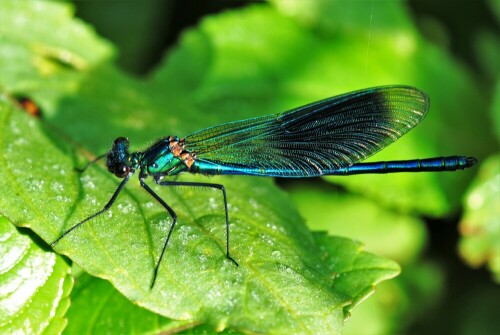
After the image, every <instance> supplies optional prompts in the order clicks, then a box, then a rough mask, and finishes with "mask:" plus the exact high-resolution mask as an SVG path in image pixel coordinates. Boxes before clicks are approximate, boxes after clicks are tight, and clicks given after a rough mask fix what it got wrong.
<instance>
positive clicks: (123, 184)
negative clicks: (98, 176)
mask: <svg viewBox="0 0 500 335" xmlns="http://www.w3.org/2000/svg"><path fill="white" fill-rule="evenodd" d="M130 176H131V174H129V175H127V176H126V177H125V179H123V180H122V182H121V183H120V185H118V188H117V189H116V191H115V193H113V195H112V196H111V199H109V201H108V203H107V204H106V205H105V206H104V208H103V209H101V210H100V211H99V212H97V213H95V214H92V215H91V216H89V217H88V218H86V219H85V220H83V221H80V222H78V223H77V224H76V225H74V226H73V227H71V228H70V229H68V230H66V231H65V232H64V233H62V235H61V236H59V237H58V238H57V239H56V240H55V241H54V242H52V243H51V244H50V246H51V247H53V246H54V245H56V244H57V243H58V242H59V241H60V240H61V239H62V238H63V237H65V236H66V235H68V234H69V233H71V232H72V231H73V230H75V229H76V228H78V227H79V226H81V225H82V224H84V223H85V222H87V221H89V220H91V219H93V218H95V217H96V216H99V215H101V214H102V213H104V212H106V211H107V210H108V209H109V208H110V207H111V206H113V204H114V202H115V200H116V198H117V197H118V194H120V191H121V190H122V189H123V187H124V186H125V184H126V183H127V181H128V180H129V179H130Z"/></svg>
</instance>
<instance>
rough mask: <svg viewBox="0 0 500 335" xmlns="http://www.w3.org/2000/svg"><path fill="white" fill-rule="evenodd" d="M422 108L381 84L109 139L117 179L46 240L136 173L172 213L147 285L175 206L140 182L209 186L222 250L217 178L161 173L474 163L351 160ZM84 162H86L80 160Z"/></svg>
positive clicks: (347, 170) (402, 91) (272, 173)
mask: <svg viewBox="0 0 500 335" xmlns="http://www.w3.org/2000/svg"><path fill="white" fill-rule="evenodd" d="M428 109H429V98H428V96H427V95H426V94H425V93H423V92H422V91H420V90H418V89H416V88H413V87H410V86H382V87H374V88H368V89H364V90H359V91H355V92H350V93H346V94H343V95H339V96H335V97H332V98H328V99H325V100H321V101H318V102H314V103H311V104H308V105H305V106H302V107H299V108H296V109H292V110H290V111H287V112H284V113H281V114H273V115H268V116H262V117H256V118H251V119H247V120H241V121H236V122H230V123H225V124H221V125H217V126H213V127H210V128H206V129H203V130H200V131H198V132H195V133H193V134H191V135H188V136H186V137H184V138H179V137H177V136H168V137H164V138H162V139H160V140H158V141H157V142H156V143H154V144H153V145H151V146H150V147H149V148H147V149H146V150H144V151H136V152H132V153H130V152H129V141H128V139H126V138H124V137H119V138H117V139H116V140H115V141H114V143H113V146H112V148H111V150H110V151H109V152H107V153H106V154H104V155H101V156H99V157H97V159H95V160H94V161H92V162H90V163H89V164H88V165H90V164H92V163H94V162H96V161H97V160H98V159H101V158H104V157H107V161H106V166H107V168H108V170H109V172H111V173H114V174H115V175H116V176H117V177H118V178H122V179H123V180H122V182H121V183H120V184H119V186H118V188H117V189H116V191H115V192H114V193H113V195H112V196H111V199H110V200H109V201H108V203H107V204H106V205H105V206H104V208H103V209H102V210H100V211H98V212H97V213H94V214H93V215H91V216H89V217H87V218H86V219H84V220H83V221H81V222H79V223H77V224H75V225H74V226H72V227H71V228H70V229H68V230H66V231H65V232H63V233H62V235H61V236H59V238H57V239H56V240H55V241H54V242H53V243H52V244H51V245H52V246H54V245H55V244H56V243H58V242H59V241H60V240H61V239H62V238H63V237H65V236H67V235H68V234H69V233H70V232H72V231H73V230H74V229H76V228H77V227H79V226H81V225H82V224H83V223H85V222H87V221H89V220H91V219H93V218H95V217H96V216H98V215H100V214H102V213H104V212H106V211H107V210H108V209H109V208H110V207H111V206H112V205H113V203H114V202H115V200H116V198H117V196H118V194H119V193H120V191H121V190H122V189H123V187H124V186H125V184H126V183H127V182H128V181H129V179H130V177H131V176H132V175H133V174H134V173H135V172H136V171H138V172H139V182H140V184H141V186H142V187H143V188H144V189H145V190H146V191H147V192H148V193H149V194H150V195H151V196H152V197H153V198H155V199H156V200H157V201H158V202H159V203H160V204H161V206H163V207H164V209H165V210H166V211H167V212H168V213H169V215H170V216H171V218H172V224H171V226H170V229H169V232H168V235H167V237H166V239H165V242H164V243H163V248H162V250H161V253H160V256H159V258H158V261H157V262H156V265H155V268H154V273H153V278H152V282H151V288H152V287H153V285H154V283H155V280H156V277H157V274H158V269H159V266H160V264H161V261H162V259H163V256H164V254H165V250H166V247H167V245H168V242H169V240H170V236H171V235H172V232H173V230H174V227H175V223H176V221H177V215H176V214H175V211H174V210H173V209H172V208H171V207H170V206H169V205H168V204H167V203H166V202H165V201H164V200H163V199H162V198H161V197H160V196H159V195H158V194H156V193H155V192H154V191H153V190H152V189H151V188H150V186H148V184H146V182H145V180H146V178H147V177H148V176H151V177H153V179H154V182H155V183H156V184H158V185H163V186H194V187H209V188H213V189H217V190H220V192H221V193H222V196H223V199H224V210H225V219H226V256H227V258H228V259H230V260H231V261H233V262H234V263H235V264H236V265H238V264H237V263H236V261H235V260H234V259H233V258H232V257H231V255H230V253H229V214H228V209H227V197H226V191H225V189H224V186H223V185H221V184H213V183H202V182H179V181H171V180H164V178H165V177H170V176H175V175H178V174H180V173H184V172H189V173H195V174H203V175H225V174H227V175H230V174H232V175H252V176H268V177H284V178H306V177H318V176H324V175H352V174H363V173H393V172H424V171H425V172H427V171H455V170H458V169H461V170H463V169H465V168H468V167H471V166H473V165H474V164H476V163H477V160H476V159H475V158H473V157H465V156H448V157H436V158H427V159H414V160H406V161H389V162H370V163H359V162H361V161H363V160H364V159H366V158H367V157H369V156H371V155H373V154H374V153H376V152H377V151H379V150H381V149H383V148H384V147H386V146H388V145H389V144H391V143H392V142H394V141H396V140H397V139H398V138H400V137H401V136H403V135H404V134H406V133H407V132H408V131H409V130H410V129H412V128H413V127H415V126H416V125H417V124H418V123H419V122H420V121H421V120H422V119H423V118H424V116H425V114H426V113H427V110H428ZM88 165H87V166H88Z"/></svg>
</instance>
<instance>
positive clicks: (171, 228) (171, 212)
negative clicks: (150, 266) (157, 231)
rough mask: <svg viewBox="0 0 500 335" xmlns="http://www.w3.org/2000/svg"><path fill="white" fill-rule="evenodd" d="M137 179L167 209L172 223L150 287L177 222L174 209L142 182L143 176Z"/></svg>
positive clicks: (152, 283)
mask: <svg viewBox="0 0 500 335" xmlns="http://www.w3.org/2000/svg"><path fill="white" fill-rule="evenodd" d="M139 180H140V182H141V186H142V187H143V188H144V189H145V190H146V191H148V193H149V194H151V195H152V196H153V198H155V199H156V200H157V201H158V202H159V203H160V204H161V205H162V206H163V207H164V208H165V209H166V210H167V212H168V213H169V214H170V216H171V217H172V225H171V226H170V230H169V231H168V235H167V238H166V240H165V243H164V244H163V248H162V249H161V253H160V257H159V258H158V262H157V263H156V265H155V269H154V272H153V280H152V281H151V286H150V289H152V288H153V286H154V284H155V281H156V276H157V275H158V268H159V267H160V263H161V261H162V259H163V255H164V254H165V249H166V248H167V244H168V241H169V240H170V235H172V232H173V231H174V227H175V223H176V222H177V214H175V212H174V210H173V209H172V208H171V207H170V206H169V205H167V203H166V202H165V201H163V199H162V198H160V196H159V195H158V194H156V193H155V192H154V191H153V190H152V189H151V187H149V186H148V185H147V184H146V183H145V182H144V177H141V178H139Z"/></svg>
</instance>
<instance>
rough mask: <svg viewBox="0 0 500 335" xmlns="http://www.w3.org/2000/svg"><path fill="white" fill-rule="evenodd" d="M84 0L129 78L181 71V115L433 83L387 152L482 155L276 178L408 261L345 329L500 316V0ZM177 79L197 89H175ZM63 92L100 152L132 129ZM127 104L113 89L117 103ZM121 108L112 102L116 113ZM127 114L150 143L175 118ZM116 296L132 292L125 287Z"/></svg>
mask: <svg viewBox="0 0 500 335" xmlns="http://www.w3.org/2000/svg"><path fill="white" fill-rule="evenodd" d="M66 2H70V1H66ZM71 3H73V5H74V6H75V10H76V11H75V13H76V16H77V17H79V18H81V19H82V20H83V21H84V22H86V23H88V24H89V25H90V26H92V27H93V28H94V29H95V30H96V32H97V34H98V35H100V36H102V37H103V38H105V39H107V40H109V41H110V42H111V44H113V45H114V46H115V47H116V50H115V51H116V54H115V56H114V57H115V61H116V63H117V64H118V66H119V67H120V69H121V70H123V71H124V72H125V73H128V75H129V76H130V77H125V76H121V74H119V75H117V74H115V73H112V74H111V75H109V78H113V79H116V78H117V79H116V86H117V87H118V86H120V85H122V84H123V83H126V84H125V85H124V87H126V88H127V89H129V88H131V87H132V88H137V91H140V89H144V87H148V86H146V85H147V83H153V84H155V83H167V84H166V85H163V87H171V86H172V85H171V84H172V83H175V84H177V86H176V87H174V88H172V91H171V92H152V93H153V94H152V96H154V97H156V98H157V100H156V101H154V102H155V103H158V102H163V103H165V104H166V105H165V115H167V116H168V117H166V121H165V123H168V124H169V125H171V126H174V124H175V122H177V120H178V119H177V118H176V117H177V116H179V115H173V116H172V117H170V116H171V115H170V114H168V113H175V111H176V108H177V107H180V113H181V114H182V112H184V110H183V109H182V108H183V107H184V105H182V99H185V100H186V101H189V103H192V106H191V105H189V106H188V107H186V108H187V110H188V111H189V112H193V111H194V112H196V111H199V113H198V114H197V115H196V116H194V120H193V124H196V125H197V124H203V125H205V126H209V125H213V124H217V123H220V122H226V121H232V120H237V119H241V118H248V117H253V116H257V115H263V114H268V113H273V112H280V111H284V110H286V109H288V108H292V107H296V106H298V105H301V104H303V103H307V102H311V101H313V100H315V99H320V98H324V97H327V96H331V95H335V94H338V93H343V92H346V91H349V90H354V89H360V88H364V87H370V86H375V85H382V84H410V85H415V86H417V87H419V88H421V89H423V90H424V91H426V92H427V93H428V94H429V95H430V97H431V110H430V112H429V114H428V116H427V117H426V119H425V120H424V121H423V122H422V124H421V125H419V126H418V127H417V129H415V130H414V131H412V132H411V133H410V134H409V135H408V136H405V137H404V138H403V139H401V140H400V141H398V143H396V144H394V145H393V146H391V147H390V148H388V149H387V150H384V151H383V152H381V153H380V154H377V156H376V157H375V159H376V160H390V159H408V158H417V157H418V158H424V157H428V156H439V155H443V156H446V155H453V154H458V155H473V156H477V157H478V158H479V160H480V164H479V166H477V167H475V168H473V169H470V170H467V171H464V172H462V171H459V172H456V173H445V174H425V175H418V176H417V175H407V174H405V175H387V176H353V177H348V178H330V177H328V178H323V179H320V178H317V179H314V180H276V183H277V184H278V185H279V186H280V187H282V188H283V189H285V190H286V191H287V192H288V194H289V196H290V198H291V199H292V200H293V201H294V203H295V205H296V207H297V208H298V209H299V211H300V213H301V215H302V217H303V218H304V220H305V222H306V223H307V224H308V226H309V227H310V228H311V229H312V230H326V231H328V232H329V233H330V234H331V235H339V236H345V237H349V238H352V239H355V240H359V241H361V242H362V243H364V244H365V245H366V250H368V251H370V252H373V253H375V254H377V255H381V256H385V257H388V258H391V259H393V260H395V261H397V262H398V263H399V264H400V265H401V267H402V274H401V275H400V276H399V277H397V278H396V279H393V280H390V281H387V282H384V283H382V284H381V285H378V286H377V292H376V294H374V295H373V296H371V297H370V298H369V299H367V300H366V301H365V302H363V303H362V304H360V305H359V306H358V307H357V308H356V309H355V310H354V311H353V313H352V314H353V315H352V318H351V319H350V320H349V321H348V322H347V323H346V328H345V333H346V334H354V335H356V334H359V335H372V334H373V335H378V334H396V333H397V334H403V333H404V334H495V333H496V331H498V321H497V320H498V302H499V301H500V290H499V286H498V283H499V282H500V274H499V273H500V193H499V192H500V191H499V185H500V179H499V178H500V162H499V156H498V152H499V149H500V148H499V137H500V82H499V77H498V74H499V67H498V59H500V57H499V55H500V54H499V48H500V43H499V41H500V40H499V20H500V4H499V1H494V0H484V1H471V0H461V1H432V0H413V1H409V2H403V1H376V0H374V1H369V0H367V1H347V0H345V1H336V0H319V1H314V0H274V1H269V2H264V1H258V2H256V1H236V0H233V1H221V0H207V1H196V0H186V1H183V0H178V1H173V0H169V1H149V0H148V1H141V0H136V1H133V0H127V1H107V0H101V1H73V2H71ZM82 48H84V46H82ZM89 50H92V48H90V47H89ZM96 57H97V56H96ZM103 58H106V57H103ZM165 64H167V65H168V66H165ZM186 64H188V65H191V67H190V68H186ZM0 65H1V64H0ZM63 65H64V64H63ZM69 65H72V64H69ZM73 65H74V64H73ZM76 65H78V64H76ZM76 67H78V66H76ZM158 69H160V70H158ZM103 72H104V75H103V73H102V72H99V69H98V70H97V71H96V73H97V74H98V75H97V76H95V78H107V77H106V75H107V74H108V73H107V72H106V71H103ZM99 75H100V76H99ZM89 78H90V80H89V81H88V82H85V84H86V85H82V87H83V89H82V90H81V91H82V92H83V95H85V94H87V95H88V96H89V97H90V98H91V99H92V98H94V96H95V99H96V100H97V99H98V94H95V93H96V92H99V91H100V89H99V87H100V86H99V85H100V83H98V82H96V81H93V80H92V78H93V77H92V75H90V76H89ZM130 78H134V79H138V82H137V83H136V82H132V80H130ZM23 79H25V78H23ZM18 80H19V79H18V78H15V80H14V81H13V82H15V83H16V84H17V82H16V81H18ZM19 81H20V80H19ZM143 84H144V86H142V85H143ZM127 85H128V86H127ZM20 86H21V87H22V85H21V84H20ZM158 86H161V85H158ZM174 86H175V85H174ZM6 87H8V85H6ZM14 87H15V85H14ZM28 87H29V85H28ZM151 87H154V85H151ZM177 87H178V92H177V91H176V89H177ZM9 89H10V87H9ZM33 91H34V93H33V94H34V97H35V100H36V98H40V103H41V104H42V107H48V104H49V102H46V101H50V98H47V99H46V100H44V99H45V98H43V95H44V94H47V93H49V94H50V88H49V89H47V91H46V92H45V91H44V89H43V88H42V89H41V90H38V91H37V89H35V90H33ZM54 91H56V90H54ZM117 92H118V94H116V92H114V93H115V94H116V96H119V93H122V92H121V91H120V90H117ZM71 93H73V92H71ZM37 94H38V95H37ZM78 94H81V92H78ZM127 94H130V93H129V92H127ZM155 94H156V95H155ZM176 94H179V95H182V98H181V99H178V100H176ZM68 95H69V96H71V94H68ZM112 96H113V95H112ZM158 97H159V98H158ZM86 98H88V97H86ZM127 99H130V100H134V99H135V97H134V96H133V94H130V96H128V97H127V98H124V100H125V101H126V102H127V101H129V100H127ZM169 99H172V100H169ZM55 100H57V99H55ZM82 100H84V99H82ZM103 100H105V99H104V98H103ZM135 100H138V101H139V102H138V103H137V105H139V106H140V107H141V108H144V109H145V110H147V109H148V108H149V107H150V104H149V102H148V101H141V100H140V98H137V99H135ZM37 101H38V100H37ZM105 101H106V100H105ZM170 101H172V105H167V104H168V103H169V102H170ZM179 101H181V102H179ZM44 103H45V104H46V105H45V106H44ZM152 105H154V104H153V103H151V106H152ZM89 106H90V107H92V106H93V105H92V103H89ZM58 107H59V108H60V111H63V112H64V111H65V110H69V109H74V110H76V111H81V114H80V115H79V116H80V118H79V119H78V122H75V121H74V120H73V119H71V118H72V117H75V114H76V115H78V112H76V113H73V114H72V115H70V114H69V113H68V115H65V114H64V113H61V112H59V114H51V113H52V112H51V110H50V108H46V110H47V114H46V118H47V120H48V121H49V123H50V122H53V124H55V125H56V126H58V127H61V128H63V127H67V128H66V130H67V131H68V132H69V133H71V131H72V130H75V129H76V130H77V131H75V132H74V134H71V135H73V136H74V138H73V139H74V140H76V141H77V142H78V143H84V144H85V146H86V149H88V150H89V151H91V152H93V153H100V152H101V151H102V150H107V145H108V142H109V137H111V138H112V137H114V136H115V135H123V134H102V133H101V134H94V133H92V131H91V130H90V131H88V132H86V131H83V130H82V129H84V130H85V129H90V128H91V126H92V124H93V122H96V121H95V114H90V113H89V114H88V115H85V114H84V112H85V108H89V107H88V106H83V107H80V106H78V105H77V104H76V103H74V102H72V100H71V99H70V100H64V99H63V102H62V103H61V105H60V106H58ZM78 108H81V109H78ZM130 108H134V106H132V107H130ZM114 112H116V111H113V106H112V105H111V104H110V107H109V113H110V114H112V113H114ZM120 112H121V113H123V114H126V113H127V111H120ZM186 114H187V113H186ZM54 115H56V117H54ZM181 116H182V115H181ZM190 116H192V115H190ZM115 117H116V115H115ZM51 118H52V119H51ZM112 121H113V119H112V117H109V119H108V115H107V113H102V120H101V122H112ZM126 121H127V122H129V124H131V125H133V126H130V128H131V133H130V134H127V136H130V137H132V138H134V137H135V139H137V140H138V141H136V142H139V143H141V144H147V143H149V142H147V141H151V140H153V139H154V138H155V137H158V136H164V135H168V134H170V132H175V131H176V129H165V125H164V124H163V123H162V122H149V123H148V122H147V121H141V120H126ZM139 121H141V122H139ZM149 121H151V120H149ZM162 121H163V120H162ZM112 125H113V124H112V123H110V127H109V128H110V132H112V131H114V129H113V127H112ZM127 125H128V124H127ZM136 125H137V127H135V126H136ZM177 125H178V126H179V129H180V130H179V133H178V134H177V135H180V136H183V135H185V133H183V132H185V131H186V132H191V131H195V130H197V128H195V127H191V124H190V123H188V124H186V123H182V122H178V123H177ZM78 130H79V131H78ZM81 279H82V280H81V281H80V282H79V283H78V282H77V287H76V289H75V290H74V292H73V293H72V296H71V298H72V299H73V309H70V310H69V312H68V316H69V318H70V319H71V316H72V315H75V314H78V310H77V309H76V308H75V307H74V306H78V304H79V303H81V304H83V305H85V302H82V301H83V300H84V299H83V298H82V297H84V295H85V288H86V286H84V284H82V282H83V283H85V281H86V280H87V279H86V277H85V275H84V276H83V277H82V278H81ZM107 285H108V284H107V283H105V282H98V283H95V282H93V283H91V284H89V286H91V287H94V288H95V289H96V290H97V291H98V290H99V289H102V290H103V292H107V291H106V290H108V291H109V289H110V288H109V287H108V286H107ZM81 292H83V294H82V293H81ZM78 294H80V296H79V295H78ZM113 294H115V293H113ZM94 298H95V296H94ZM113 299H116V301H122V302H123V303H124V304H125V303H126V301H124V299H123V297H121V296H119V295H118V296H116V297H115V298H113ZM86 303H88V302H86ZM143 312H144V311H143ZM137 313H139V314H140V313H141V312H140V311H138V312H137ZM80 319H82V318H80ZM96 323H98V322H96ZM76 329H78V328H76ZM68 332H69V333H71V322H70V325H69V328H68ZM186 333H189V331H187V332H186Z"/></svg>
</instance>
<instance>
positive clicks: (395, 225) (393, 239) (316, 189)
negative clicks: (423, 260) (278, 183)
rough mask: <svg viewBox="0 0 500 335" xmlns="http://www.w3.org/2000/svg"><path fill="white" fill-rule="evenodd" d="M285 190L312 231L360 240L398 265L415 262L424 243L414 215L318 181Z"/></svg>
mask: <svg viewBox="0 0 500 335" xmlns="http://www.w3.org/2000/svg"><path fill="white" fill-rule="evenodd" d="M287 190H288V191H289V192H290V193H291V197H292V199H293V200H294V202H295V205H296V206H297V209H298V210H299V212H300V214H301V215H302V216H303V217H304V218H305V220H306V223H307V225H308V226H309V228H310V229H312V230H326V231H328V233H330V234H331V235H338V236H343V237H347V238H352V239H357V240H360V241H363V244H364V245H365V248H366V250H367V251H369V252H373V253H375V254H378V255H382V256H385V257H388V258H390V259H393V260H396V261H397V262H399V263H402V264H409V263H412V262H413V261H415V259H417V258H418V257H419V256H420V253H421V251H422V249H423V247H424V245H425V242H426V237H427V234H426V230H425V226H424V223H423V222H422V221H421V220H420V219H418V218H416V217H412V216H410V215H406V214H401V213H397V212H394V211H391V210H389V209H387V208H384V207H382V206H380V204H378V203H375V202H374V201H372V200H370V199H366V198H363V197H360V196H358V195H353V194H346V193H339V190H338V189H334V188H333V187H329V188H328V187H327V188H326V189H325V187H324V185H322V184H320V185H318V186H314V184H313V185H307V184H305V185H304V184H303V185H294V186H293V187H289V188H288V189H287ZM318 208H321V210H318Z"/></svg>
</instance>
